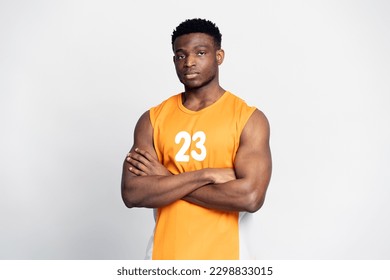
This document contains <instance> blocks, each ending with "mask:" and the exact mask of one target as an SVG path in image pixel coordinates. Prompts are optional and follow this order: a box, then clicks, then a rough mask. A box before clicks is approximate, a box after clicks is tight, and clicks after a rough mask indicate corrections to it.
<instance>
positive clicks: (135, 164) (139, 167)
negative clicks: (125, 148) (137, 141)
mask: <svg viewBox="0 0 390 280" xmlns="http://www.w3.org/2000/svg"><path fill="white" fill-rule="evenodd" d="M126 161H127V162H128V163H129V164H130V165H131V167H129V170H130V171H131V172H133V173H134V174H136V175H141V174H138V173H145V171H146V170H147V167H146V164H148V162H147V161H146V160H145V158H143V157H141V156H139V155H137V154H134V153H128V154H127V157H126ZM145 175H146V173H145Z"/></svg>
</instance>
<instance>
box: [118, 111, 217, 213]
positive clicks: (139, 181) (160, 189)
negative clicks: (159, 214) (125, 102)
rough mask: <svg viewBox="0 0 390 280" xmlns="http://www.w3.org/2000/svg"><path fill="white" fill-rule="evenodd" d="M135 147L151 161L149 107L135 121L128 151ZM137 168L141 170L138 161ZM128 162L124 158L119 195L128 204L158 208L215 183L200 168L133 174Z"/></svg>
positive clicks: (152, 152)
mask: <svg viewBox="0 0 390 280" xmlns="http://www.w3.org/2000/svg"><path fill="white" fill-rule="evenodd" d="M136 148H139V149H142V150H143V151H146V152H147V153H148V154H149V155H150V156H151V157H153V159H154V160H155V161H157V154H156V151H155V150H154V146H153V127H152V124H151V122H150V117H149V111H147V112H145V113H144V114H143V115H142V116H141V117H140V119H139V120H138V122H137V125H136V127H135V130H134V144H133V147H132V148H131V150H130V153H135V149H136ZM138 164H139V166H137V169H140V170H142V166H140V165H142V163H141V162H139V163H138ZM130 168H132V165H131V164H130V163H129V162H127V160H126V159H125V161H124V163H123V170H122V199H123V201H124V203H125V205H126V206H127V207H129V208H131V207H147V208H158V207H163V206H165V205H168V204H170V203H172V202H174V201H176V200H179V199H181V198H183V197H184V196H186V195H188V194H189V193H191V192H193V191H194V190H196V189H198V188H200V187H202V186H205V185H207V184H212V183H216V179H215V175H214V174H213V172H211V170H208V169H202V170H197V171H191V172H184V173H181V174H178V175H175V176H171V175H167V174H166V173H165V174H163V172H161V175H149V174H144V175H148V176H143V175H138V176H137V175H136V174H134V173H133V172H131V171H130Z"/></svg>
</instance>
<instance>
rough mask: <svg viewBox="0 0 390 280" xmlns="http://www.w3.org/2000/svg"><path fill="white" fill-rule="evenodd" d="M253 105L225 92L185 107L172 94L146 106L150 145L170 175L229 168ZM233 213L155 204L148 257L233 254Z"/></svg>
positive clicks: (236, 237) (235, 248) (235, 215)
mask: <svg viewBox="0 0 390 280" xmlns="http://www.w3.org/2000/svg"><path fill="white" fill-rule="evenodd" d="M255 109H256V108H255V107H249V106H248V105H246V103H245V102H244V101H243V100H241V99H240V98H238V97H237V96H235V95H233V94H232V93H230V92H225V93H224V94H223V95H222V96H221V97H220V98H219V99H218V100H217V101H216V102H215V103H213V104H212V105H210V106H208V107H206V108H204V109H202V110H200V111H191V110H188V109H187V108H185V107H184V106H183V104H182V98H181V94H178V95H174V96H172V97H171V98H169V99H167V100H166V101H164V102H162V103H161V104H160V105H158V106H157V107H154V108H152V109H150V120H151V123H152V126H153V129H154V135H153V137H154V147H155V150H156V152H157V156H158V158H159V160H160V162H161V163H162V164H163V165H164V166H166V167H167V168H168V170H169V171H170V172H172V173H173V174H179V173H182V172H186V171H193V170H199V169H202V168H232V167H233V165H234V158H235V155H236V152H237V149H238V146H239V144H240V135H241V132H242V130H243V128H244V126H245V124H246V122H247V121H248V119H249V117H250V116H251V114H252V113H253V112H254V110H255ZM238 217H239V215H238V212H223V211H217V210H211V209H207V208H203V207H200V206H197V205H195V204H191V203H188V202H186V201H184V200H179V201H176V202H174V203H172V204H170V205H168V206H165V207H162V208H159V209H158V212H157V220H156V226H155V232H154V242H153V248H152V258H153V259H168V260H174V259H193V260H196V259H239V251H240V250H239V222H238Z"/></svg>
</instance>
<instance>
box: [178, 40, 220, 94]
mask: <svg viewBox="0 0 390 280" xmlns="http://www.w3.org/2000/svg"><path fill="white" fill-rule="evenodd" d="M173 51H174V54H175V55H174V57H173V60H174V63H175V68H176V73H177V76H178V77H179V80H180V82H182V83H183V84H184V86H185V87H186V88H187V89H197V88H200V87H203V86H205V85H207V84H209V83H210V82H213V81H214V82H217V83H218V65H219V64H221V63H222V61H223V51H222V50H218V49H217V48H216V46H215V44H214V39H213V37H211V36H210V35H207V34H204V33H190V34H186V35H182V36H179V37H177V38H176V40H175V42H174V44H173Z"/></svg>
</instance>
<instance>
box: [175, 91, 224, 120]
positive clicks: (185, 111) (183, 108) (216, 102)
mask: <svg viewBox="0 0 390 280" xmlns="http://www.w3.org/2000/svg"><path fill="white" fill-rule="evenodd" d="M230 94H231V93H230V92H229V91H225V92H224V93H223V94H222V96H221V97H220V98H218V99H217V101H215V102H214V103H213V104H211V105H209V106H207V107H205V108H203V109H201V110H199V111H192V110H190V109H188V108H186V107H185V106H184V105H183V99H182V96H183V93H182V92H181V93H179V94H178V95H177V106H178V107H179V109H180V110H181V111H183V112H184V113H187V114H191V115H196V114H201V113H203V112H205V111H207V110H210V109H212V108H213V107H215V106H217V105H218V104H219V103H221V102H222V101H223V100H224V99H226V98H227V97H228V95H230Z"/></svg>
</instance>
